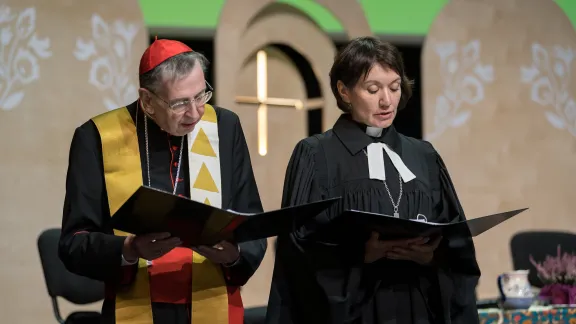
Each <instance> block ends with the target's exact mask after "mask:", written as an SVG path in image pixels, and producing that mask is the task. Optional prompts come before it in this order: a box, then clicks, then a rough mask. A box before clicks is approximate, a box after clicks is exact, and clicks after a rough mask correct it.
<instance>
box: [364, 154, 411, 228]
mask: <svg viewBox="0 0 576 324" xmlns="http://www.w3.org/2000/svg"><path fill="white" fill-rule="evenodd" d="M362 152H364V155H366V157H368V153H367V152H366V149H363V150H362ZM398 180H399V181H400V194H399V195H398V201H397V202H396V203H394V198H392V194H391V193H390V189H388V184H386V180H383V181H382V182H384V187H386V192H388V197H390V202H391V203H392V207H394V217H396V218H400V213H398V207H400V200H402V176H401V175H400V173H398Z"/></svg>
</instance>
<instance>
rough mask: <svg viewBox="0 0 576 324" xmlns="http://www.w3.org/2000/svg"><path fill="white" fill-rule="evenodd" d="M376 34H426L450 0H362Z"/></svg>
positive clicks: (369, 22)
mask: <svg viewBox="0 0 576 324" xmlns="http://www.w3.org/2000/svg"><path fill="white" fill-rule="evenodd" d="M360 2H361V3H362V7H363V8H364V12H365V14H366V17H367V18H368V24H370V27H371V28H372V31H373V32H374V33H376V34H393V35H394V34H397V35H424V34H426V33H427V31H428V29H430V26H431V25H432V22H434V20H435V19H436V16H437V15H438V14H439V13H440V11H441V10H442V8H443V7H444V5H445V4H446V3H448V0H403V1H399V0H398V1H390V0H388V1H384V0H379V1H378V0H360Z"/></svg>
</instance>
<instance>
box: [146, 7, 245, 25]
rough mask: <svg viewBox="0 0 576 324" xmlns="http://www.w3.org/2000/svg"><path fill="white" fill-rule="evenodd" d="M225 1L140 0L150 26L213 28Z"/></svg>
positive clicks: (147, 23)
mask: <svg viewBox="0 0 576 324" xmlns="http://www.w3.org/2000/svg"><path fill="white" fill-rule="evenodd" d="M225 1H226V0H207V1H206V0H204V1H200V0H140V8H141V9H142V12H143V13H144V22H145V23H146V25H147V26H149V27H175V28H183V27H184V28H209V29H212V28H214V27H215V26H216V22H217V21H218V16H219V15H220V10H221V9H222V6H223V5H224V2H225ZM236 1H237V0H236Z"/></svg>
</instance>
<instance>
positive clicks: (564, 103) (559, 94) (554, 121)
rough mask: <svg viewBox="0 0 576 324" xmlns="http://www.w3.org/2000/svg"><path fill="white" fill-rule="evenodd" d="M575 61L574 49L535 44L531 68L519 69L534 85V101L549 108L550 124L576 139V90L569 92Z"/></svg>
mask: <svg viewBox="0 0 576 324" xmlns="http://www.w3.org/2000/svg"><path fill="white" fill-rule="evenodd" d="M573 59H574V51H573V50H572V49H571V48H564V47H562V46H558V45H556V46H553V47H550V48H546V47H544V46H542V45H541V44H538V43H534V44H532V65H531V66H523V67H521V68H520V79H521V80H522V82H523V83H527V84H531V85H532V89H531V91H530V99H531V100H532V101H534V102H536V103H538V104H539V105H541V106H544V107H546V108H550V109H547V110H545V111H544V116H545V117H546V119H547V120H548V122H549V123H550V124H551V125H552V126H553V127H555V128H558V129H565V130H567V131H568V132H569V133H570V134H571V135H572V136H576V102H575V101H574V99H573V97H572V94H573V93H574V90H575V89H574V88H572V89H569V87H570V81H571V76H572V69H571V65H572V60H573Z"/></svg>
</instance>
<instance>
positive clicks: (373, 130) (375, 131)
mask: <svg viewBox="0 0 576 324" xmlns="http://www.w3.org/2000/svg"><path fill="white" fill-rule="evenodd" d="M383 130H384V128H380V127H372V126H366V134H367V135H368V136H370V137H380V136H382V131H383Z"/></svg>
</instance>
